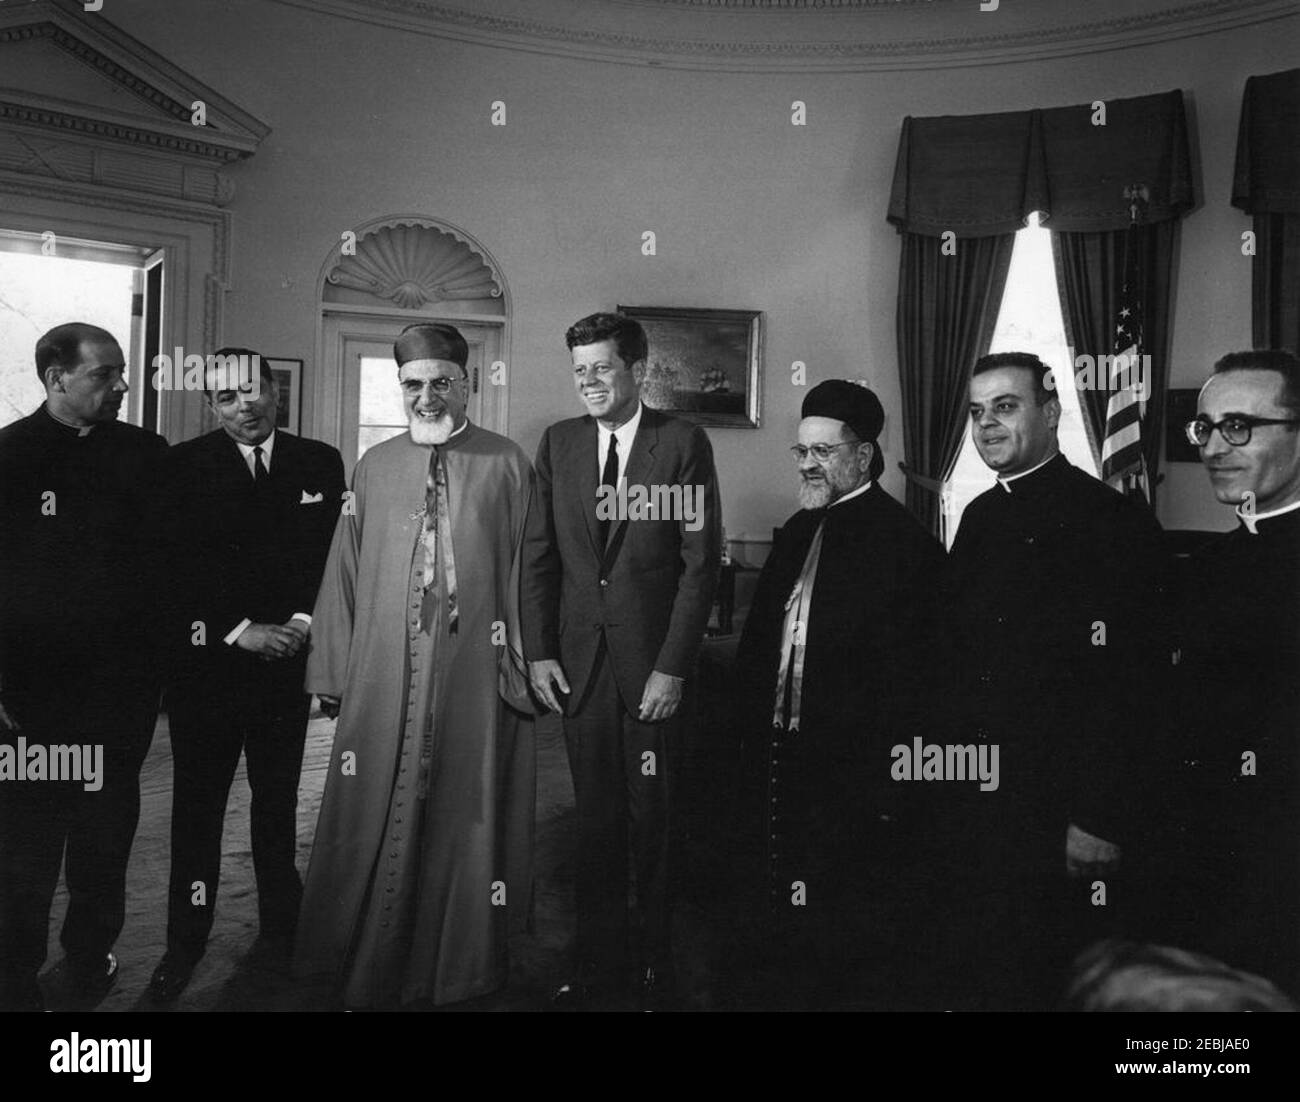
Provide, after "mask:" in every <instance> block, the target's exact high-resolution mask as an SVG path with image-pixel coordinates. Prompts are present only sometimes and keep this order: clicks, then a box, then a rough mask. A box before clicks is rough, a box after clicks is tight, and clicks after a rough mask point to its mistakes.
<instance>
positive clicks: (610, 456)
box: [597, 433, 618, 548]
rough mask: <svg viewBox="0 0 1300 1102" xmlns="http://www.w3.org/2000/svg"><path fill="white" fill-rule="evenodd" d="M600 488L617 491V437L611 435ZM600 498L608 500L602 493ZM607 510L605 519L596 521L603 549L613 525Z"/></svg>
mask: <svg viewBox="0 0 1300 1102" xmlns="http://www.w3.org/2000/svg"><path fill="white" fill-rule="evenodd" d="M600 484H601V486H608V487H609V488H610V490H611V491H617V490H618V437H617V436H615V435H614V434H613V433H610V434H609V451H607V452H606V453H605V469H604V471H603V472H602V473H601V476H600ZM602 498H603V499H604V500H606V501H608V500H609V498H608V497H605V496H604V494H603V493H602ZM608 513H609V510H608V509H607V510H606V519H605V520H601V521H598V522H597V523H598V524H599V525H600V546H601V547H602V548H603V547H604V546H605V545H606V544H607V543H609V529H610V525H611V524H612V523H613V521H612V520H610V519H609V517H608Z"/></svg>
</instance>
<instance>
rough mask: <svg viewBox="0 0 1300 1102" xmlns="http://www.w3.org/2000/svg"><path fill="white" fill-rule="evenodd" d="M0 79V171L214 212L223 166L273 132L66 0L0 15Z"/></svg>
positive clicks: (3, 10)
mask: <svg viewBox="0 0 1300 1102" xmlns="http://www.w3.org/2000/svg"><path fill="white" fill-rule="evenodd" d="M0 74H2V75H0V170H8V171H14V172H21V173H34V174H36V175H46V176H54V177H56V178H59V179H65V180H70V181H77V182H85V183H107V184H110V185H113V186H119V187H127V188H131V189H133V190H147V191H153V192H162V193H164V194H169V195H173V196H174V197H176V198H183V199H198V200H200V201H207V202H210V203H214V204H222V203H225V202H228V201H229V199H230V197H231V194H232V191H233V189H232V188H231V187H230V185H229V181H228V180H226V179H224V178H223V177H221V176H220V175H219V170H220V168H221V167H222V166H224V165H227V164H229V163H231V162H233V161H237V160H239V159H241V158H243V157H247V156H249V155H251V154H252V153H253V152H255V151H256V149H257V147H258V145H259V144H260V142H261V141H262V139H263V138H265V137H266V135H267V134H269V133H270V128H269V127H268V126H266V124H264V123H262V122H261V121H259V120H258V119H257V118H255V117H254V116H253V115H251V114H249V113H248V112H247V111H244V110H243V109H242V108H241V107H239V106H238V105H237V104H235V103H233V102H231V101H230V100H229V99H227V98H226V97H224V96H222V95H221V94H220V93H219V92H217V90H216V89H214V88H212V87H210V86H208V85H206V84H204V83H203V82H202V81H200V80H198V79H196V78H194V77H193V76H191V75H190V74H188V73H186V72H185V71H184V70H182V69H180V68H178V67H177V66H176V65H174V64H172V63H171V62H170V61H168V60H167V59H166V58H165V57H163V56H162V55H161V54H159V53H157V52H156V51H154V50H151V49H150V48H149V47H147V46H145V45H144V44H143V43H142V42H139V41H138V40H136V39H134V38H132V37H131V36H130V35H128V34H126V33H125V32H124V31H122V30H120V29H118V28H117V27H116V26H114V25H113V23H112V22H111V21H110V20H109V19H107V18H105V14H104V12H103V11H100V12H86V11H84V10H83V6H82V4H80V3H77V2H75V0H28V2H27V3H17V4H12V3H10V4H4V5H3V6H0ZM196 101H202V104H203V114H204V115H205V119H204V124H203V125H195V106H194V105H195V103H196ZM161 159H170V160H171V161H172V162H173V164H174V165H175V169H174V170H173V171H170V172H168V171H165V170H164V171H161V172H160V171H159V168H160V161H161ZM182 165H183V166H184V168H182ZM203 169H206V170H207V171H206V172H205V171H203Z"/></svg>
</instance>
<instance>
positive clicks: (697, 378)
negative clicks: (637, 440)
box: [618, 306, 763, 429]
mask: <svg viewBox="0 0 1300 1102" xmlns="http://www.w3.org/2000/svg"><path fill="white" fill-rule="evenodd" d="M618 312H619V313H620V314H624V315H626V316H627V317H629V318H633V319H634V320H636V321H638V322H640V323H641V326H642V328H644V329H645V332H646V338H647V339H648V341H649V343H650V354H649V356H648V357H647V363H646V377H645V382H644V384H643V385H642V387H641V399H642V401H644V402H645V404H646V405H647V406H650V407H651V408H652V409H659V410H663V411H664V412H665V413H671V414H673V415H674V416H677V417H681V418H682V419H683V420H685V421H691V422H693V423H694V424H697V425H708V426H710V427H716V428H736V429H756V428H758V414H759V395H760V394H761V393H762V363H761V359H762V347H763V315H762V312H761V311H758V310H692V309H688V308H686V307H680V308H679V307H663V306H620V307H618Z"/></svg>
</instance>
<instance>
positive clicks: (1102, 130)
mask: <svg viewBox="0 0 1300 1102" xmlns="http://www.w3.org/2000/svg"><path fill="white" fill-rule="evenodd" d="M1188 148H1189V147H1188V138H1187V121H1186V115H1185V112H1184V108H1183V94H1182V92H1181V91H1177V90H1175V91H1172V92H1163V93H1159V94H1156V95H1150V96H1138V97H1136V98H1132V99H1113V100H1107V101H1105V102H1104V103H1091V104H1079V105H1076V106H1073V107H1057V108H1049V109H1046V110H1034V111H1010V112H1005V113H1002V114H996V115H972V116H942V117H938V118H911V117H909V118H906V119H904V120H903V129H902V135H901V137H900V139H899V145H898V159H897V161H896V163H895V166H894V186H893V192H892V194H891V196H890V201H889V215H888V217H889V221H890V222H892V223H893V224H894V225H895V226H897V227H898V229H899V231H900V232H901V233H902V234H903V254H902V262H901V264H900V268H899V277H900V278H899V292H898V315H897V316H898V357H899V374H900V377H901V381H902V390H903V418H904V425H903V441H904V448H905V450H906V459H907V465H908V467H909V468H910V471H911V472H912V473H913V475H914V476H919V481H918V479H917V478H916V477H913V478H912V479H909V483H908V488H907V502H908V506H909V508H911V509H912V510H913V512H914V513H916V515H917V517H918V518H920V519H921V521H922V522H923V523H926V524H927V525H928V526H929V528H930V530H931V531H936V532H937V522H938V508H939V502H938V499H937V495H936V494H935V493H934V491H933V489H931V488H929V487H927V486H926V485H925V483H926V482H930V483H931V484H934V483H938V482H939V481H940V480H942V479H943V477H944V475H945V474H946V473H947V470H948V467H949V466H950V465H951V463H952V460H953V459H954V458H955V456H956V454H957V448H958V446H959V444H960V434H961V424H962V408H963V406H964V405H965V400H964V399H965V387H966V380H967V377H968V374H969V371H970V368H971V366H972V364H973V363H974V361H975V359H976V358H977V357H978V356H980V355H982V354H983V353H984V352H985V351H987V349H988V344H989V341H990V340H991V338H992V332H993V328H994V326H995V325H996V322H997V313H998V308H999V307H1000V305H1001V301H1002V290H1003V287H1004V286H1005V280H1006V270H1007V266H1008V264H1009V263H1010V257H1011V249H1012V241H1013V240H1014V235H1015V232H1016V231H1017V230H1019V229H1020V228H1021V227H1022V226H1024V224H1025V221H1026V219H1027V218H1028V216H1029V215H1030V214H1031V213H1032V212H1033V211H1035V210H1037V211H1041V212H1042V216H1043V221H1044V224H1045V225H1046V226H1047V227H1048V228H1049V229H1051V230H1053V231H1055V235H1054V236H1056V237H1062V236H1066V235H1068V236H1070V237H1071V238H1072V243H1071V244H1070V245H1068V246H1066V247H1065V252H1066V262H1065V265H1064V266H1065V267H1066V268H1068V269H1071V271H1069V272H1067V273H1066V275H1065V277H1064V278H1063V279H1062V281H1061V285H1062V287H1063V288H1067V283H1068V281H1070V280H1073V285H1072V286H1071V287H1069V289H1067V290H1063V293H1062V297H1063V298H1064V299H1065V300H1066V304H1065V309H1064V312H1065V315H1066V325H1067V332H1068V333H1071V341H1072V343H1073V344H1074V346H1075V350H1076V352H1084V351H1087V352H1091V353H1093V354H1094V355H1097V354H1106V355H1110V354H1111V353H1113V352H1114V348H1113V347H1112V344H1111V341H1112V338H1111V332H1112V327H1113V325H1114V322H1115V317H1114V304H1115V297H1116V296H1117V295H1118V292H1119V288H1120V286H1121V284H1122V279H1123V267H1122V266H1123V251H1122V242H1123V233H1122V231H1124V230H1126V229H1127V228H1128V225H1129V221H1130V210H1129V200H1128V199H1127V198H1126V197H1125V194H1124V190H1125V188H1126V187H1127V186H1128V185H1130V184H1139V185H1142V186H1143V187H1145V188H1146V190H1147V197H1146V206H1145V212H1144V221H1145V222H1146V223H1147V229H1146V230H1145V231H1144V237H1145V241H1146V246H1145V247H1146V250H1147V253H1148V256H1147V260H1148V266H1147V268H1146V269H1145V271H1146V273H1147V274H1146V282H1147V284H1148V286H1147V287H1146V288H1145V291H1146V298H1145V299H1144V302H1145V304H1146V327H1147V344H1148V348H1147V351H1148V352H1149V353H1150V354H1151V356H1152V365H1153V369H1154V371H1153V374H1154V376H1155V379H1154V383H1155V385H1154V387H1153V392H1152V395H1151V401H1150V404H1149V405H1148V410H1147V415H1148V416H1147V422H1146V424H1147V426H1148V427H1147V429H1146V432H1145V440H1146V448H1147V451H1148V468H1149V470H1152V471H1153V470H1154V463H1155V460H1156V458H1158V445H1157V441H1159V439H1160V434H1159V433H1160V426H1159V421H1160V419H1161V413H1162V407H1163V402H1164V397H1163V393H1164V390H1163V380H1164V378H1165V364H1166V349H1167V347H1168V340H1169V332H1168V326H1169V284H1170V271H1171V264H1172V260H1173V254H1174V247H1175V243H1176V241H1177V230H1176V226H1177V219H1178V218H1179V217H1180V216H1181V215H1182V214H1183V213H1184V212H1186V211H1187V210H1190V209H1191V207H1192V206H1193V203H1194V195H1193V188H1192V169H1191V158H1190V156H1189V153H1188ZM945 234H947V235H949V236H948V238H947V239H948V240H949V241H950V242H951V243H952V244H954V245H955V246H956V247H955V250H951V249H950V252H952V255H944V254H943V253H942V251H941V245H942V241H943V239H944V235H945ZM1076 334H1077V336H1076ZM1098 397H1101V399H1102V401H1101V413H1100V416H1101V423H1100V424H1101V428H1104V420H1105V397H1104V396H1099V395H1097V394H1089V400H1088V402H1085V408H1088V409H1089V410H1090V420H1091V419H1092V415H1091V411H1092V409H1093V407H1094V406H1095V399H1097V398H1098ZM1101 428H1097V431H1096V434H1095V435H1096V436H1097V437H1098V438H1099V437H1100V433H1101ZM1094 446H1096V443H1095V441H1094ZM1098 450H1099V449H1098Z"/></svg>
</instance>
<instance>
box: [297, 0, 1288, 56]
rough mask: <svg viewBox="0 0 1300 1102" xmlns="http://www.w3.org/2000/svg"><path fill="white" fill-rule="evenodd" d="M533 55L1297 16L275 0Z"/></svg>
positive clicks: (1122, 41)
mask: <svg viewBox="0 0 1300 1102" xmlns="http://www.w3.org/2000/svg"><path fill="white" fill-rule="evenodd" d="M276 2H277V3H281V4H287V5H290V6H294V7H301V8H305V9H308V10H311V11H313V12H317V13H320V12H322V11H323V12H327V13H330V14H333V15H335V16H340V17H343V18H347V19H356V20H361V21H364V22H368V23H376V24H381V25H387V26H393V27H399V28H402V29H404V30H408V31H413V32H416V33H423V34H431V35H435V36H437V37H442V38H451V39H457V40H461V41H466V42H477V43H481V44H486V45H493V46H499V47H504V48H507V49H514V50H522V51H527V52H533V53H548V54H557V55H569V56H578V57H584V58H590V59H599V60H604V61H612V62H620V63H624V64H634V65H647V66H661V67H665V68H692V69H713V70H737V71H791V72H800V71H813V70H827V71H862V70H874V69H931V68H943V67H947V66H969V65H987V64H998V63H1001V62H1005V61H1013V60H1023V59H1028V58H1043V57H1062V56H1071V55H1076V54H1081V53H1088V52H1092V51H1096V50H1112V49H1123V48H1127V47H1131V46H1134V45H1141V44H1143V43H1146V42H1155V41H1166V40H1169V39H1176V38H1182V37H1188V36H1193V35H1203V34H1208V33H1213V32H1215V31H1218V30H1223V29H1226V28H1229V27H1235V26H1245V25H1249V24H1254V23H1262V22H1268V21H1271V20H1277V19H1286V18H1295V16H1296V13H1297V7H1296V4H1295V0H1088V2H1087V3H1086V4H1083V3H1080V2H1079V0H1032V3H1031V2H1029V0H983V2H984V3H988V4H993V5H995V6H994V7H993V8H990V9H989V10H982V5H981V0H276Z"/></svg>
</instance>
